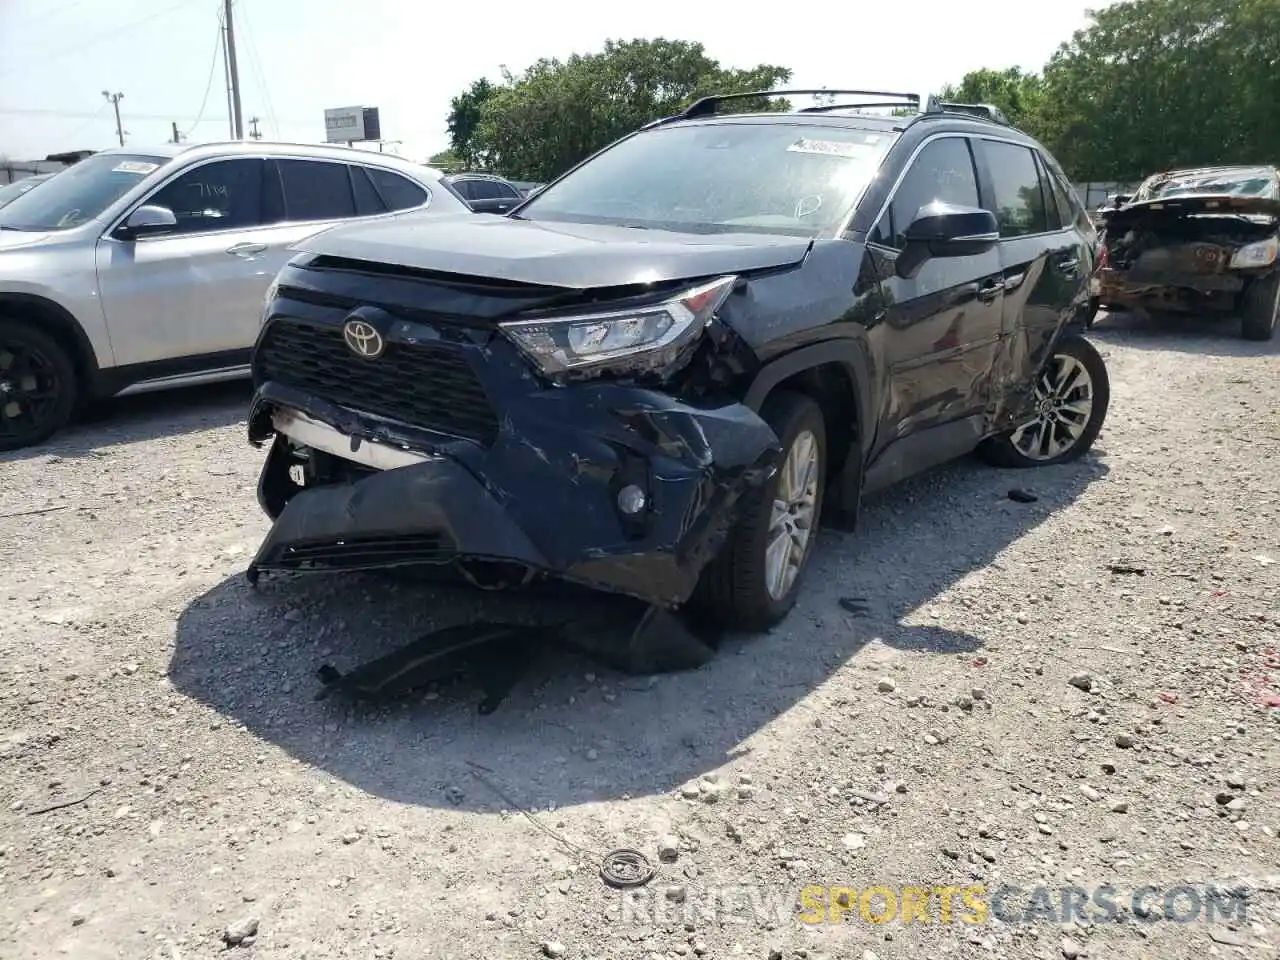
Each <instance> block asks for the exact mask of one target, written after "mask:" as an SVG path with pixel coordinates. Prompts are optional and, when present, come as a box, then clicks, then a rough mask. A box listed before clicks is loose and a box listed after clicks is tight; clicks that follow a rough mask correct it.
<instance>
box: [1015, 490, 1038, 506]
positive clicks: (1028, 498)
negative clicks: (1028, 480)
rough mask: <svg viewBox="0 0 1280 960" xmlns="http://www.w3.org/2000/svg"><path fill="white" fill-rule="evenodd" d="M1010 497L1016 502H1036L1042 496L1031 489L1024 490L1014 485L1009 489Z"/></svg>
mask: <svg viewBox="0 0 1280 960" xmlns="http://www.w3.org/2000/svg"><path fill="white" fill-rule="evenodd" d="M1009 499H1010V500H1012V501H1013V502H1014V503H1035V502H1036V501H1037V500H1039V499H1040V498H1039V497H1037V496H1036V495H1035V494H1034V493H1032V492H1031V491H1030V490H1023V489H1021V488H1020V487H1014V488H1013V489H1012V490H1010V491H1009Z"/></svg>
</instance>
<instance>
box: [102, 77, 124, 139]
mask: <svg viewBox="0 0 1280 960" xmlns="http://www.w3.org/2000/svg"><path fill="white" fill-rule="evenodd" d="M102 95H103V96H104V97H106V100H107V103H109V104H111V106H112V107H114V108H115V111H116V139H117V140H119V141H120V146H122V147H123V146H124V127H122V126H121V125H120V101H121V100H123V99H124V94H123V93H112V92H111V91H109V90H103V91H102Z"/></svg>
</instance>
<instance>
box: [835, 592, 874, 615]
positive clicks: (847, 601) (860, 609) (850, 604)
mask: <svg viewBox="0 0 1280 960" xmlns="http://www.w3.org/2000/svg"><path fill="white" fill-rule="evenodd" d="M839 603H840V609H841V610H843V611H844V612H845V613H852V614H853V615H854V616H855V617H865V616H866V615H867V614H869V613H870V612H871V607H870V605H869V604H868V603H867V601H866V600H864V599H862V597H841V598H840V600H839Z"/></svg>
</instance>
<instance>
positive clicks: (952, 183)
mask: <svg viewBox="0 0 1280 960" xmlns="http://www.w3.org/2000/svg"><path fill="white" fill-rule="evenodd" d="M935 200H941V201H943V202H944V203H954V204H956V205H958V206H963V207H976V206H978V178H977V175H976V174H975V173H974V169H973V157H972V156H971V155H970V153H969V144H968V142H967V141H966V140H964V139H963V138H961V137H946V138H944V139H942V140H935V141H933V142H932V143H930V144H929V145H928V146H926V147H925V148H924V149H923V150H921V151H920V154H919V156H917V157H916V159H915V162H914V163H912V164H911V169H910V170H909V171H908V172H907V175H906V176H905V177H904V178H903V179H902V183H900V184H899V185H898V189H897V191H896V192H895V193H894V195H893V202H892V203H890V204H889V209H888V211H886V214H885V216H884V217H881V219H880V223H879V224H877V226H876V230H875V231H874V232H873V234H872V237H871V239H872V242H874V243H880V244H884V245H885V246H889V247H893V248H895V249H898V250H901V249H902V247H903V246H904V245H905V244H906V239H905V238H904V236H903V234H904V233H905V232H906V229H907V227H909V226H911V222H912V221H913V220H915V218H916V214H918V213H919V212H920V208H921V207H925V206H928V205H929V204H930V203H933V202H934V201H935Z"/></svg>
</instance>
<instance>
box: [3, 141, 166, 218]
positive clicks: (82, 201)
mask: <svg viewBox="0 0 1280 960" xmlns="http://www.w3.org/2000/svg"><path fill="white" fill-rule="evenodd" d="M167 162H168V161H167V160H166V159H165V158H164V157H149V156H142V155H138V154H122V153H104V154H99V155H98V156H96V157H88V158H86V159H84V160H81V161H80V162H79V163H77V164H75V165H73V166H71V167H68V168H67V169H66V170H63V171H62V172H60V173H58V174H57V175H56V176H54V177H51V178H50V179H49V180H47V181H45V183H44V185H43V186H42V187H41V188H40V189H39V190H29V191H27V192H26V193H23V194H22V195H21V196H19V197H14V198H12V199H11V200H9V202H7V203H6V204H5V207H4V212H3V213H2V214H0V227H4V228H6V229H8V230H65V229H68V228H70V227H74V226H77V225H79V224H81V223H84V222H85V221H86V220H92V219H93V218H94V217H96V216H98V215H99V214H101V213H102V212H103V211H104V210H106V209H107V207H109V206H111V204H113V203H115V202H116V201H117V200H119V199H120V198H121V197H122V196H124V195H125V193H127V192H128V191H129V190H131V189H133V188H134V187H136V186H137V185H138V184H139V183H141V182H142V180H143V178H144V177H147V176H149V175H150V174H151V173H153V172H154V171H156V170H158V169H159V168H160V167H161V166H163V165H164V164H165V163H167Z"/></svg>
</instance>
